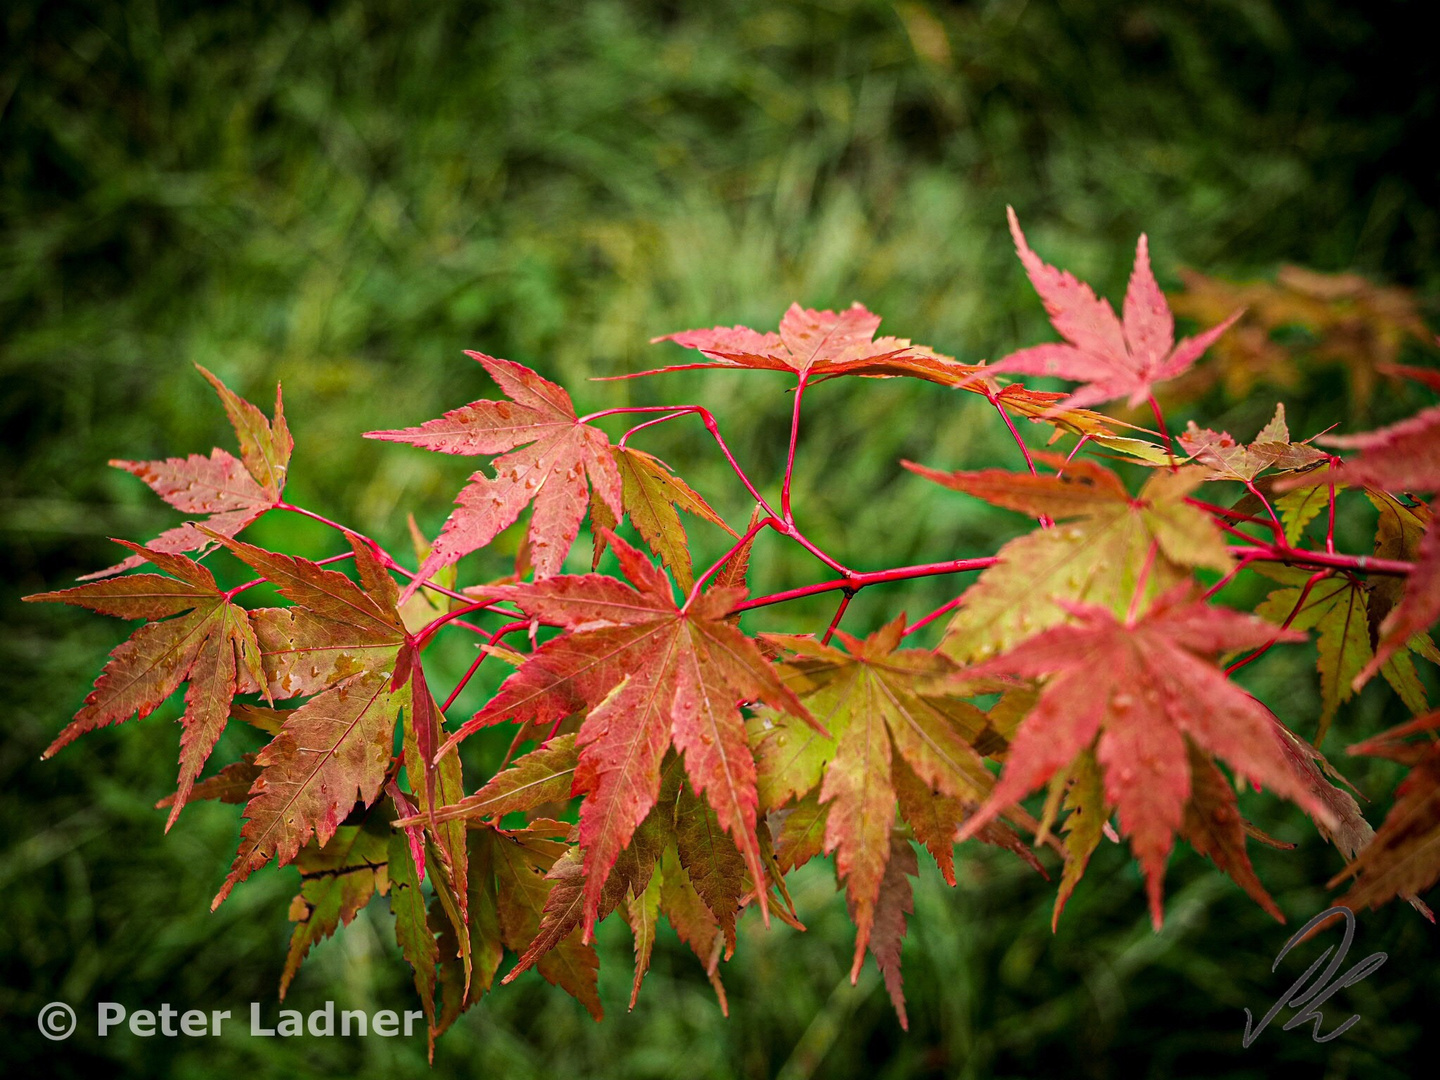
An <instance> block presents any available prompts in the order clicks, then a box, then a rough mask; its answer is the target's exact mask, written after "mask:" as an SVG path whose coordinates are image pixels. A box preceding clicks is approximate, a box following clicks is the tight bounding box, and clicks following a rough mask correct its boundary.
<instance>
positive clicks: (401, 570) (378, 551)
mask: <svg viewBox="0 0 1440 1080" xmlns="http://www.w3.org/2000/svg"><path fill="white" fill-rule="evenodd" d="M275 509H276V510H288V511H290V512H291V513H292V514H299V515H301V516H302V517H308V518H309V519H310V520H311V521H318V522H320V524H322V525H329V526H330V528H332V529H335V530H337V531H339V532H342V533H345V534H346V535H347V536H357V537H359V538H360V539H361V540H363V541H364V542H365V543H366V544H368V545H369V546H370V550H371V551H373V552H374V553H375V558H377V559H378V560H380V565H381V566H383V567H385V569H387V570H394V571H395V572H396V573H397V574H401V575H403V576H404V577H407V578H409V579H410V580H411V581H419V582H420V585H421V587H422V588H426V589H429V590H431V591H432V592H437V593H440V594H441V595H442V596H448V597H450V599H452V600H459V601H460V602H461V603H467V604H468V603H469V602H470V600H471V597H468V596H466V595H465V594H464V593H458V592H455V590H453V589H447V588H445V587H444V586H443V585H437V584H435V582H433V581H431V580H430V579H429V578H421V577H420V575H419V574H416V573H414V572H413V571H410V570H406V569H405V567H403V566H401V565H400V564H399V563H398V562H396V561H395V556H393V555H391V554H390V552H388V551H386V550H385V549H384V548H383V547H381V546H380V545H379V544H378V543H377V542H376V541H374V540H372V539H371V538H370V537H368V536H366V535H365V534H364V533H362V532H356V531H355V530H354V529H347V528H346V527H345V526H344V525H341V524H340V523H339V522H338V521H331V520H330V519H329V518H327V517H325V516H324V515H323V514H317V513H316V512H315V511H314V510H307V509H306V508H305V507H303V506H296V505H295V504H294V503H287V502H277V503H276V504H275ZM496 610H500V611H503V610H504V609H496ZM504 614H506V615H514V614H516V612H513V611H505V612H504Z"/></svg>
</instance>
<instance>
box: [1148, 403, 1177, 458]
mask: <svg viewBox="0 0 1440 1080" xmlns="http://www.w3.org/2000/svg"><path fill="white" fill-rule="evenodd" d="M1150 411H1151V412H1152V413H1154V414H1155V423H1157V424H1159V425H1160V437H1161V438H1162V439H1164V440H1165V452H1166V453H1167V454H1169V455H1170V471H1171V472H1178V471H1179V470H1180V464H1179V462H1177V461H1176V460H1175V444H1174V443H1173V442H1171V441H1170V429H1169V428H1167V427H1166V426H1165V414H1164V413H1162V412H1161V411H1160V403H1159V402H1158V401H1156V400H1155V395H1154V394H1151V395H1150Z"/></svg>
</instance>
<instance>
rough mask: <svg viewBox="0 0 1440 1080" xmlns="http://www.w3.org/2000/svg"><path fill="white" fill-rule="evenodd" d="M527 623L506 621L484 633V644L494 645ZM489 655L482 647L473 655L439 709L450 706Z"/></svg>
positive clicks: (528, 623) (527, 623)
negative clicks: (491, 632) (488, 632)
mask: <svg viewBox="0 0 1440 1080" xmlns="http://www.w3.org/2000/svg"><path fill="white" fill-rule="evenodd" d="M529 625H530V622H529V620H528V619H527V620H524V621H522V622H512V623H506V624H505V625H504V626H502V627H500V629H499V630H496V631H495V632H494V633H493V634H487V635H486V636H487V637H488V638H489V640H488V641H487V642H486V644H487V645H494V644H495V642H497V641H499V640H500V639H501V638H502V637H504V636H505V635H506V634H508V633H510V632H511V631H513V630H524V629H525V628H526V627H527V626H529ZM489 655H490V654H489V653H487V652H486V651H485V650H484V649H483V648H482V649H481V650H480V654H479V655H478V656H476V657H475V659H474V661H473V662H472V663H471V664H470V666H469V667H468V668H467V669H466V670H465V674H464V675H462V676H460V681H459V682H458V683H456V684H455V689H454V690H451V691H450V696H449V697H448V698H446V699H445V704H444V705H441V706H440V711H441V712H442V713H443V712H444V711H445V710H446V709H448V708H450V706H451V705H454V704H455V699H456V698H457V697H459V696H460V691H462V690H464V689H465V684H466V683H468V682H469V681H470V678H471V676H473V675H474V674H475V672H477V671H479V670H480V664H481V662H482V661H483V660H484V659H485V657H487V656H489Z"/></svg>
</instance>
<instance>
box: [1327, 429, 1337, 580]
mask: <svg viewBox="0 0 1440 1080" xmlns="http://www.w3.org/2000/svg"><path fill="white" fill-rule="evenodd" d="M1329 464H1330V468H1331V470H1332V471H1331V473H1330V521H1329V523H1328V524H1327V525H1326V528H1325V550H1326V551H1328V552H1330V553H1331V554H1332V555H1333V554H1334V553H1335V473H1334V471H1333V470H1334V468H1335V466H1336V465H1339V464H1340V459H1339V458H1338V457H1336V456H1335V455H1334V454H1331V455H1330V463H1329Z"/></svg>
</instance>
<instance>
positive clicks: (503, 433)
mask: <svg viewBox="0 0 1440 1080" xmlns="http://www.w3.org/2000/svg"><path fill="white" fill-rule="evenodd" d="M466 355H467V356H470V357H473V358H474V359H475V360H477V361H479V362H480V364H481V365H483V366H484V368H485V370H486V371H487V372H489V373H490V377H491V378H492V379H494V380H495V382H496V383H497V384H499V386H500V389H501V390H502V391H504V393H505V395H506V398H507V399H508V400H491V399H484V398H482V399H481V400H479V401H472V402H471V403H470V404H469V405H464V406H462V407H460V408H458V409H452V410H451V411H450V412H447V413H446V414H445V415H444V416H442V417H440V418H439V419H436V420H427V421H426V422H425V423H423V424H421V425H420V426H419V427H413V428H403V429H400V430H394V431H367V432H366V433H365V437H366V438H367V439H386V440H389V441H391V442H404V443H411V444H413V445H415V446H421V447H424V448H425V449H426V450H434V451H436V452H438V453H442V454H467V455H473V454H500V455H502V456H500V457H497V458H496V459H495V460H494V461H493V462H491V465H492V467H493V468H494V470H495V476H494V477H493V478H492V477H489V476H486V475H485V473H484V472H477V473H474V474H473V475H472V476H471V477H470V480H469V482H468V483H467V484H466V486H465V487H464V488H463V489H462V490H461V492H460V494H459V496H458V497H457V498H456V500H455V502H456V504H457V508H456V509H455V511H454V512H453V513H451V515H450V517H449V519H448V520H446V522H445V526H444V528H443V529H441V531H440V535H439V537H437V538H436V540H435V544H434V546H433V547H432V548H431V549H430V555H429V557H428V558H427V559H426V560H425V564H424V565H423V566H422V567H421V568H420V578H426V577H429V576H430V575H431V574H433V573H434V572H435V571H436V570H438V569H440V568H441V567H444V566H449V565H450V564H451V563H453V562H456V561H457V560H458V559H460V557H461V556H463V555H466V554H468V553H470V552H472V551H474V550H476V549H477V548H481V547H484V546H485V545H486V544H488V543H489V542H490V541H491V540H493V539H494V538H495V537H496V535H497V534H499V532H500V531H501V530H502V529H505V528H507V527H509V526H510V525H511V524H513V523H514V522H515V520H516V519H517V518H518V517H519V516H520V513H521V511H522V510H524V509H525V507H526V506H528V505H529V504H530V503H531V502H534V504H535V513H534V515H533V517H532V518H531V519H530V528H529V533H528V540H529V550H530V558H531V561H532V564H533V566H534V567H535V575H536V577H548V576H550V575H551V574H555V573H559V571H560V568H561V566H562V565H563V563H564V562H565V556H566V555H567V554H568V553H569V551H570V545H572V544H573V543H574V542H575V537H576V536H577V535H578V534H579V532H580V522H581V521H582V520H583V519H584V517H585V510H586V507H587V506H588V505H589V503H590V488H591V487H592V486H593V488H594V490H595V494H596V495H598V496H599V497H600V499H601V500H602V501H603V502H604V503H605V506H606V507H607V508H608V509H609V510H610V512H611V514H612V515H613V516H614V520H617V521H618V520H619V519H620V517H621V515H622V514H623V513H624V509H623V506H622V502H621V492H622V485H621V479H620V471H619V470H618V469H617V468H616V467H615V460H614V458H613V457H612V456H611V453H610V439H609V436H607V435H606V434H605V432H603V431H601V430H600V429H599V428H597V427H593V426H591V425H590V424H582V423H581V422H580V420H579V418H578V417H577V416H576V414H575V406H574V404H573V403H572V402H571V400H570V395H569V394H567V393H566V392H565V390H564V389H563V388H561V387H559V386H556V385H555V384H554V383H552V382H550V381H549V380H548V379H543V378H541V377H540V376H539V375H537V374H536V373H535V372H533V371H531V370H530V369H529V368H527V367H524V366H522V365H520V364H516V363H513V362H512V361H510V360H500V359H497V358H496V357H493V356H486V355H485V354H484V353H478V352H468V353H466ZM587 478H588V483H587ZM416 580H417V581H418V580H419V579H418V578H417V579H416ZM415 588H416V586H415V585H414V584H412V585H411V586H410V587H409V588H408V589H407V590H406V593H405V595H406V596H408V595H409V594H410V593H411V592H413V591H414V590H415Z"/></svg>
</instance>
